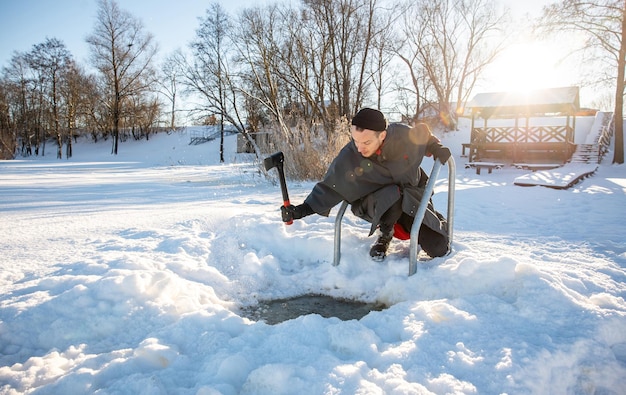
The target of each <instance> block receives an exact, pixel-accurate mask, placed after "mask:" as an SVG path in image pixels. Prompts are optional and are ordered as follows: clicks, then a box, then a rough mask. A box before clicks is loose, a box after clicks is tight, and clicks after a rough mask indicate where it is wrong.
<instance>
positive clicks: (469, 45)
mask: <svg viewBox="0 0 626 395" xmlns="http://www.w3.org/2000/svg"><path fill="white" fill-rule="evenodd" d="M505 21H506V14H505V13H499V12H497V11H496V9H495V5H494V3H493V1H492V0H418V1H417V2H415V3H412V5H411V6H410V7H409V12H407V13H406V14H405V21H404V24H403V29H404V30H403V35H404V40H403V42H404V47H403V48H401V49H400V50H399V51H398V53H399V55H400V58H401V59H402V60H403V62H404V63H405V64H406V65H407V66H408V67H409V68H411V70H410V74H411V77H412V81H413V83H414V84H415V83H418V82H419V81H420V78H419V74H418V73H419V71H415V70H413V68H414V67H415V66H416V63H417V64H419V67H421V68H422V70H423V72H424V74H425V76H426V77H427V80H428V84H429V85H430V87H432V89H433V92H434V97H432V98H426V99H428V100H431V101H433V102H436V103H438V105H439V112H440V117H441V118H442V120H443V123H444V126H446V128H454V127H456V112H457V111H458V110H459V109H461V108H462V107H463V106H464V102H465V101H467V99H468V95H469V94H470V92H471V88H473V86H474V84H475V83H476V81H477V79H478V78H479V76H480V73H481V72H483V71H484V69H485V68H486V67H487V65H489V64H490V63H491V62H493V60H494V59H495V57H496V55H497V54H498V53H499V51H500V50H501V48H502V46H503V44H504V42H505V40H506V34H505V33H504V27H505V26H504V22H505ZM423 90H424V89H422V91H423ZM415 91H416V92H419V91H420V89H419V87H417V86H416V87H415ZM422 97H424V96H423V95H422ZM453 99H456V103H457V104H456V107H455V108H450V104H451V102H452V101H453ZM417 111H419V108H418V109H417V110H416V114H417Z"/></svg>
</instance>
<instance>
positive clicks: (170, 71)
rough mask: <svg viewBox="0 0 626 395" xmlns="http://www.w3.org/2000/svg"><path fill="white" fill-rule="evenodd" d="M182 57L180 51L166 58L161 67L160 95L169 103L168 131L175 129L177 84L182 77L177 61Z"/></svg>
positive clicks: (180, 67) (181, 70)
mask: <svg viewBox="0 0 626 395" xmlns="http://www.w3.org/2000/svg"><path fill="white" fill-rule="evenodd" d="M181 57H182V54H180V50H178V51H176V52H174V53H173V54H172V55H170V56H168V57H167V58H166V59H165V61H164V62H163V64H162V65H161V78H160V83H161V88H162V89H161V94H162V95H164V96H165V97H166V98H167V99H168V100H169V102H170V104H171V106H170V129H172V130H174V129H175V128H176V103H177V101H176V100H177V98H178V83H179V79H180V78H181V77H182V75H183V69H182V66H181V64H180V63H179V61H178V59H180V58H181Z"/></svg>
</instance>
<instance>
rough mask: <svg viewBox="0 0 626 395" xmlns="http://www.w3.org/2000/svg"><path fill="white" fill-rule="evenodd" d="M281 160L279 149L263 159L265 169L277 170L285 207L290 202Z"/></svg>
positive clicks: (281, 154) (289, 223)
mask: <svg viewBox="0 0 626 395" xmlns="http://www.w3.org/2000/svg"><path fill="white" fill-rule="evenodd" d="M283 162H285V156H284V155H283V153H282V152H280V151H279V152H277V153H275V154H273V155H271V156H268V157H267V158H265V160H263V164H264V165H265V170H266V171H269V170H270V169H272V168H274V167H275V168H276V169H277V170H278V181H279V182H280V190H281V192H282V193H283V204H284V206H285V207H288V206H289V205H290V204H291V203H289V194H288V193H287V183H286V182H285V172H284V171H283ZM292 223H293V221H289V222H285V224H286V225H291V224H292Z"/></svg>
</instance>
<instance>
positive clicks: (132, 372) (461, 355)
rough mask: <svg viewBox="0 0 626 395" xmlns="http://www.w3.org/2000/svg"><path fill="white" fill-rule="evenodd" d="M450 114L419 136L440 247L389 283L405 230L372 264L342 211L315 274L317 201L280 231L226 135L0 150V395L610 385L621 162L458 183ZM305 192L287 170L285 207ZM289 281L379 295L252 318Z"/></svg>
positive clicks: (273, 199)
mask: <svg viewBox="0 0 626 395" xmlns="http://www.w3.org/2000/svg"><path fill="white" fill-rule="evenodd" d="M589 118H591V117H579V118H577V122H576V137H577V141H579V140H580V141H585V140H586V137H587V135H588V132H589V131H590V130H592V129H593V128H592V127H591V124H592V121H593V119H591V120H590V119H589ZM560 121H561V124H563V122H564V120H563V119H561V120H560ZM590 121H591V122H590ZM511 122H513V121H511ZM538 123H539V122H535V120H533V124H538ZM468 124H469V120H466V119H462V122H461V125H460V130H459V131H457V132H448V133H441V134H439V137H440V138H441V140H442V142H443V143H444V144H445V145H446V146H448V147H450V149H451V151H452V154H453V155H454V159H455V162H456V169H457V172H456V177H455V178H456V193H455V195H454V196H455V199H454V200H455V210H454V212H455V214H454V240H453V244H452V252H451V254H450V255H448V256H445V257H441V258H435V259H432V260H428V259H426V258H424V259H422V258H420V259H421V260H420V261H419V262H418V265H417V272H416V273H415V274H414V275H413V276H410V277H409V276H408V266H409V265H408V255H409V242H408V241H398V240H393V241H392V244H391V246H390V250H389V255H388V257H387V259H385V261H384V262H382V263H379V262H373V261H372V260H371V259H370V258H369V255H368V251H369V248H370V246H371V245H372V243H373V242H374V240H375V238H376V236H371V237H368V235H367V233H368V230H369V224H367V223H365V222H364V221H362V220H359V219H358V218H356V217H354V216H353V215H352V213H351V212H350V210H348V212H347V213H346V215H345V217H344V219H343V224H342V238H341V245H342V249H341V259H340V263H339V265H338V266H333V265H332V261H333V241H334V236H333V235H334V232H333V229H334V221H335V216H336V212H337V211H336V210H337V208H334V209H333V210H332V211H331V215H330V216H329V217H322V216H318V215H312V216H309V217H306V218H304V219H302V220H297V221H294V223H293V225H290V226H285V225H284V224H283V223H282V222H281V218H280V210H279V206H280V204H282V196H281V192H280V187H279V186H278V184H277V183H276V182H275V179H273V178H266V177H264V176H263V175H261V174H260V173H259V167H258V166H259V163H258V162H256V163H255V162H254V161H253V160H252V159H253V158H252V155H250V154H247V155H246V154H237V153H236V152H235V147H236V137H235V136H228V137H226V139H225V144H224V147H225V153H224V157H225V162H224V163H220V162H219V157H220V144H219V139H215V140H213V142H209V143H205V144H200V145H190V144H189V141H190V131H181V132H175V133H169V134H166V133H160V134H158V135H154V136H151V137H150V140H149V141H145V140H142V141H133V140H128V141H125V142H122V143H121V144H120V150H119V154H118V155H111V153H110V152H111V142H110V140H109V141H104V140H101V141H100V142H99V143H97V144H94V143H92V142H90V141H89V140H88V139H79V141H78V142H77V143H76V144H75V145H74V150H73V151H74V155H73V157H72V158H70V159H66V158H65V157H64V158H63V159H62V160H59V159H56V152H55V149H54V148H55V147H53V145H52V144H49V145H48V146H47V148H46V156H45V157H41V156H37V157H26V158H23V157H19V158H17V159H16V160H10V161H9V160H7V161H0V218H1V220H0V253H1V256H2V269H1V270H0V394H3V395H17V394H35V393H36V394H40V395H41V394H72V395H83V394H85V395H87V394H96V393H97V394H120V395H126V394H128V395H157V394H158V395H161V394H163V395H165V394H179V395H237V394H241V395H253V394H254V395H287V394H289V395H291V394H293V395H309V394H311V395H320V394H414V395H434V394H457V395H476V394H515V395H518V394H522V395H523V394H579V395H584V394H603V395H618V394H624V388H626V331H624V328H625V327H626V252H625V251H626V239H625V238H624V234H626V223H625V222H624V220H623V218H624V215H623V209H624V206H625V204H626V166H625V165H619V166H618V165H611V163H610V162H611V158H612V153H609V154H608V155H607V156H606V157H605V160H604V162H603V163H602V164H601V165H599V166H598V169H597V171H596V172H595V174H594V175H592V176H591V177H588V178H585V179H584V180H583V181H581V182H580V183H578V184H576V185H574V186H573V187H572V188H569V189H566V190H556V189H552V188H545V187H540V186H536V187H520V186H516V185H514V181H516V180H518V179H519V178H521V177H525V176H528V175H533V176H535V177H536V178H537V179H544V180H550V179H551V178H552V177H554V175H555V174H557V173H561V174H564V175H566V174H569V172H570V171H571V166H569V165H568V166H565V167H562V168H559V169H555V170H553V171H550V172H548V173H545V172H537V173H531V172H530V171H528V170H523V169H518V168H516V167H514V166H505V167H503V168H501V169H495V170H494V171H493V172H492V173H491V174H490V173H488V172H486V171H482V172H481V174H480V175H478V174H476V172H475V171H474V169H467V168H465V167H464V164H465V163H466V162H467V157H463V156H461V144H462V143H464V142H468V141H469V136H470V133H469V127H468ZM541 124H542V125H545V123H541ZM286 160H287V161H289V158H287V159H286ZM423 167H424V170H425V171H426V172H430V169H431V168H432V159H431V158H425V160H424V162H423ZM567 169H569V170H567ZM446 170H447V166H446V167H444V168H442V171H441V174H440V177H439V179H438V180H437V184H436V186H435V194H434V196H433V203H434V206H435V207H436V208H437V209H438V210H440V211H442V213H444V212H445V210H446V203H447V201H448V195H447V190H448V177H447V171H446ZM275 173H276V172H275V171H274V175H273V177H275ZM546 174H548V175H551V176H552V177H550V176H546ZM25 175H28V177H26V176H25ZM312 186H313V182H300V181H294V180H288V190H289V196H290V198H291V201H292V202H293V203H294V204H299V203H300V202H302V201H303V199H304V198H305V197H306V196H307V194H308V193H309V192H310V190H311V188H312ZM619 213H621V215H620V214H619ZM310 294H323V295H328V296H332V297H334V298H345V299H349V300H358V301H361V302H368V303H379V304H384V305H385V306H387V308H385V309H383V310H381V311H372V312H369V314H367V315H365V316H364V317H363V318H361V319H358V320H357V319H350V320H340V319H339V318H337V317H336V315H339V314H338V312H337V309H338V308H339V307H337V306H336V305H338V304H339V303H340V302H339V301H337V302H332V303H327V304H326V305H325V307H332V309H331V310H333V311H330V317H328V316H327V315H322V314H321V313H322V311H321V310H326V314H327V313H328V312H329V311H328V310H327V309H322V307H321V306H319V305H315V304H313V305H310V304H309V305H308V306H304V308H303V309H302V310H300V311H296V310H295V309H292V310H290V311H288V313H289V314H286V317H283V318H290V319H288V320H285V321H284V322H280V323H278V324H276V325H273V324H271V323H272V321H275V320H276V318H277V317H276V316H274V315H269V316H268V315H267V313H265V308H264V307H263V306H264V303H265V302H266V301H268V300H274V301H277V300H281V299H284V298H293V297H297V296H300V295H310ZM283 305H284V304H283V303H282V302H280V303H279V306H283ZM348 308H349V307H348ZM250 309H252V310H254V311H256V312H258V313H260V314H259V315H260V316H261V318H262V319H261V320H259V318H258V316H257V315H252V316H251V315H249V314H247V313H246V311H248V310H250ZM344 309H345V307H344ZM282 310H283V311H281V312H282V313H285V311H284V310H288V309H282ZM274 311H275V310H274ZM325 317H328V318H325ZM265 321H268V322H265ZM281 321H282V320H281Z"/></svg>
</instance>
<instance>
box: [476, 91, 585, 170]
mask: <svg viewBox="0 0 626 395" xmlns="http://www.w3.org/2000/svg"><path fill="white" fill-rule="evenodd" d="M467 107H468V108H469V109H470V110H471V114H472V126H471V128H472V129H471V137H470V142H469V144H464V146H467V147H468V148H469V161H470V162H479V161H498V162H508V163H538V162H546V163H559V164H562V163H564V162H566V161H567V160H569V159H570V157H571V155H572V153H573V152H574V150H575V148H576V146H575V144H574V129H575V126H576V112H577V111H578V110H579V108H580V99H579V88H578V87H564V88H551V89H543V90H537V91H531V92H524V93H521V92H493V93H481V94H478V95H476V96H475V97H474V98H473V99H472V100H471V101H470V103H469V104H468V106H467ZM549 117H552V118H557V117H559V118H564V119H565V121H564V124H559V125H547V124H546V125H541V124H540V125H537V124H531V118H539V119H541V120H543V121H544V122H545V120H546V118H549ZM481 119H482V120H481ZM503 119H506V120H507V121H506V122H502V120H503ZM497 120H499V123H500V124H501V125H500V126H494V125H493V124H494V123H498V121H497ZM511 120H513V122H511ZM490 123H491V125H490ZM533 123H535V122H533ZM546 123H552V122H546ZM503 124H506V125H503Z"/></svg>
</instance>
